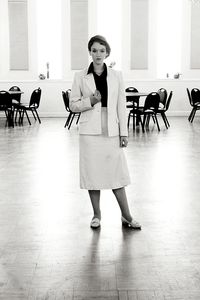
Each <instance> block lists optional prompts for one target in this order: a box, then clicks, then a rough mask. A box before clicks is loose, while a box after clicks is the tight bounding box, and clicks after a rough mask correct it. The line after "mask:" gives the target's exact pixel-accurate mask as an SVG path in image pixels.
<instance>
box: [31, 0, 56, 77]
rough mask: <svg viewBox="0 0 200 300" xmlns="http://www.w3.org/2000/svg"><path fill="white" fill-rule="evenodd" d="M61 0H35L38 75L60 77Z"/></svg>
mask: <svg viewBox="0 0 200 300" xmlns="http://www.w3.org/2000/svg"><path fill="white" fill-rule="evenodd" d="M61 11H62V10H61V0H51V1H49V0H37V46H38V75H39V74H41V73H42V74H44V75H45V76H47V65H49V78H51V79H59V78H61V77H62V49H61V46H62V43H61V32H62V30H61Z"/></svg>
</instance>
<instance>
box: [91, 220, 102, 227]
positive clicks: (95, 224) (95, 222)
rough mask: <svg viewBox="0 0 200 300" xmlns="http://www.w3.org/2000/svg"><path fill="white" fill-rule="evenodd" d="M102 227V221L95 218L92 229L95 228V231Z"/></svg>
mask: <svg viewBox="0 0 200 300" xmlns="http://www.w3.org/2000/svg"><path fill="white" fill-rule="evenodd" d="M100 226H101V221H100V219H99V218H96V217H94V218H93V219H92V221H91V222H90V227H91V228H94V229H97V228H99V227H100Z"/></svg>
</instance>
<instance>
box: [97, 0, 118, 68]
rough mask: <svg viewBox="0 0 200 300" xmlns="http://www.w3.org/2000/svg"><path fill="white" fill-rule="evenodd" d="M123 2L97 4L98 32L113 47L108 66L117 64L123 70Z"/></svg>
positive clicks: (116, 0) (100, 1) (101, 0)
mask: <svg viewBox="0 0 200 300" xmlns="http://www.w3.org/2000/svg"><path fill="white" fill-rule="evenodd" d="M121 11H122V0H109V1H108V0H98V2H97V12H98V15H97V31H98V34H100V35H103V36H105V38H106V39H107V41H108V43H109V44H110V47H111V54H110V57H109V58H108V59H107V63H108V65H109V64H110V63H111V62H115V63H116V68H117V69H121V55H122V51H121V48H122V38H121V28H122V18H121Z"/></svg>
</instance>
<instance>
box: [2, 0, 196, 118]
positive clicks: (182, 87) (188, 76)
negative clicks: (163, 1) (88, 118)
mask: <svg viewBox="0 0 200 300" xmlns="http://www.w3.org/2000/svg"><path fill="white" fill-rule="evenodd" d="M182 1H183V24H182V28H183V32H182V40H183V44H182V73H183V74H182V75H181V79H166V80H157V79H156V26H157V25H156V7H157V0H149V35H148V39H149V40H148V43H149V48H148V51H149V53H148V62H149V67H148V69H147V70H131V69H130V24H131V15H130V0H123V9H122V33H123V34H122V53H123V56H122V71H123V75H124V80H125V86H126V87H127V86H135V87H136V88H138V89H139V90H140V91H147V92H151V91H156V90H158V89H159V88H160V87H164V88H166V89H167V90H168V92H169V91H170V90H173V92H174V95H173V98H172V103H171V107H170V111H169V114H171V115H188V113H189V111H190V109H191V108H190V106H189V102H188V98H187V94H186V88H187V87H188V88H193V87H199V88H200V69H190V26H191V20H190V17H191V1H188V0H182ZM35 5H36V1H35V0H28V15H29V18H28V27H29V66H30V69H29V71H9V65H8V57H9V38H8V37H9V32H8V14H7V12H8V0H0V40H1V41H4V43H3V47H2V46H1V47H0V89H1V90H2V89H3V90H4V89H8V88H10V87H11V86H12V85H18V86H20V88H21V89H22V90H23V91H24V95H23V97H22V98H23V99H27V101H28V100H29V98H30V94H31V92H32V91H33V89H35V88H37V87H39V86H40V87H41V89H42V99H41V107H40V114H41V116H65V111H64V105H63V101H62V90H66V89H68V88H70V87H71V84H72V78H73V75H74V71H72V70H71V69H70V66H71V62H70V57H71V53H70V0H62V8H63V10H62V28H63V32H62V42H63V45H62V46H63V53H62V56H63V70H62V73H63V79H64V80H44V81H42V80H41V81H39V80H38V74H37V36H36V33H37V32H36V7H35ZM88 5H89V10H88V15H89V20H88V30H89V36H91V35H93V34H95V33H96V23H95V20H96V14H97V11H96V9H97V0H88ZM193 5H194V4H193ZM169 21H170V16H169ZM172 47H173V45H172ZM116 68H117V66H116Z"/></svg>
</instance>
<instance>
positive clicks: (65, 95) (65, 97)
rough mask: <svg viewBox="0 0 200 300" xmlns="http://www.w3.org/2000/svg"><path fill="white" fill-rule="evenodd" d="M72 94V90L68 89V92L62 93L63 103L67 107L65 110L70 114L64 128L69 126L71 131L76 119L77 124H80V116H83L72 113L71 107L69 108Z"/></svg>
mask: <svg viewBox="0 0 200 300" xmlns="http://www.w3.org/2000/svg"><path fill="white" fill-rule="evenodd" d="M70 92H71V90H70V89H68V90H67V91H66V92H64V91H62V97H63V102H64V105H65V109H66V111H67V112H68V116H67V120H66V122H65V125H64V127H66V126H67V128H68V129H70V127H71V125H72V122H73V120H74V118H75V117H77V120H76V124H78V122H79V118H80V115H81V113H74V112H72V111H71V109H70V107H69V96H70Z"/></svg>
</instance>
